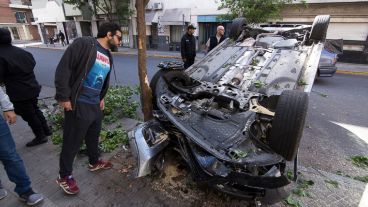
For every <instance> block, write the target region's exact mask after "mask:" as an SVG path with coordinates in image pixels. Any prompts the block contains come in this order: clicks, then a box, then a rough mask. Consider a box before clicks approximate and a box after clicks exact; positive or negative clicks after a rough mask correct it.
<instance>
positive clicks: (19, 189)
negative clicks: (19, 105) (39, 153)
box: [0, 88, 43, 206]
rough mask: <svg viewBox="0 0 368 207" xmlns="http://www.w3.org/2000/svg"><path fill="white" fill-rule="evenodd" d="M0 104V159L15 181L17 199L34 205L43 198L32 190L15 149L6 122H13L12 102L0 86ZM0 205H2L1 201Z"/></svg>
mask: <svg viewBox="0 0 368 207" xmlns="http://www.w3.org/2000/svg"><path fill="white" fill-rule="evenodd" d="M0 105H1V107H0V108H1V109H2V111H3V112H4V118H5V120H4V118H3V117H2V116H1V115H0V160H1V162H2V163H3V165H4V168H5V171H6V174H7V175H8V177H9V179H10V181H12V182H13V183H15V189H14V191H15V192H16V193H17V194H18V195H19V199H20V200H22V201H25V202H26V203H27V205H30V206H32V205H36V204H38V203H40V202H41V201H42V200H43V196H42V195H41V194H37V193H35V192H33V190H32V188H31V181H30V180H29V177H28V175H27V173H26V169H25V167H24V164H23V160H22V158H20V156H19V155H18V153H17V151H16V149H15V143H14V140H13V137H12V135H11V134H10V130H9V127H8V124H7V123H6V122H8V123H9V124H13V123H15V120H16V115H15V113H14V111H13V104H12V103H11V102H10V101H9V98H8V96H7V95H6V94H5V93H4V92H3V90H2V88H0ZM6 196H7V192H6V190H5V189H4V188H3V187H2V185H1V182H0V199H3V198H4V197H6ZM0 206H2V204H1V201H0Z"/></svg>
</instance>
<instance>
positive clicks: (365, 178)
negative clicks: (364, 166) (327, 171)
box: [353, 175, 368, 183]
mask: <svg viewBox="0 0 368 207" xmlns="http://www.w3.org/2000/svg"><path fill="white" fill-rule="evenodd" d="M353 179H354V180H358V181H361V182H364V183H368V175H366V176H356V177H354V178H353Z"/></svg>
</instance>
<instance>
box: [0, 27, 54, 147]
mask: <svg viewBox="0 0 368 207" xmlns="http://www.w3.org/2000/svg"><path fill="white" fill-rule="evenodd" d="M35 65H36V61H35V60H34V58H33V56H32V54H31V53H29V52H27V51H25V50H23V49H21V48H18V47H15V46H13V45H12V44H11V36H10V32H9V30H7V29H4V28H0V84H5V87H6V92H7V94H8V95H9V97H10V101H11V102H12V103H13V104H14V108H15V113H16V114H18V115H20V116H21V117H22V118H23V119H24V121H26V122H27V123H28V125H29V126H30V127H31V129H32V131H33V133H34V134H35V136H36V137H35V138H34V139H33V140H32V141H30V142H28V143H27V145H26V146H27V147H31V146H35V145H39V144H43V143H46V142H47V136H50V135H51V133H52V132H51V130H50V128H49V126H48V124H47V121H46V119H45V117H44V115H43V113H42V112H41V110H40V109H39V108H38V99H37V98H38V96H39V94H40V91H41V86H40V85H39V84H38V82H37V80H36V76H35V74H34V71H33V70H34V67H35Z"/></svg>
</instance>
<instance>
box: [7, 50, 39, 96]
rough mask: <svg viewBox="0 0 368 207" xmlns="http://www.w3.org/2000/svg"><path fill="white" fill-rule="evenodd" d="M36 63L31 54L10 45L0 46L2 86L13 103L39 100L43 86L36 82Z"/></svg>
mask: <svg viewBox="0 0 368 207" xmlns="http://www.w3.org/2000/svg"><path fill="white" fill-rule="evenodd" d="M35 66H36V61H35V60H34V58H33V56H32V54H31V53H29V52H27V51H25V50H23V49H21V48H18V47H15V46H12V45H11V44H9V45H4V44H0V84H5V87H6V93H7V94H8V95H9V98H10V100H11V101H12V102H16V101H25V100H29V99H32V98H37V97H38V95H39V94H40V91H41V86H40V85H39V84H38V82H37V80H36V76H35V74H34V71H33V70H34V67H35Z"/></svg>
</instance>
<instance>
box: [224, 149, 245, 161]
mask: <svg viewBox="0 0 368 207" xmlns="http://www.w3.org/2000/svg"><path fill="white" fill-rule="evenodd" d="M229 154H230V156H231V158H232V159H235V160H238V159H241V158H244V157H246V156H247V155H248V152H245V151H242V150H232V151H230V153H229Z"/></svg>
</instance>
